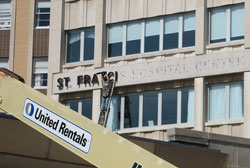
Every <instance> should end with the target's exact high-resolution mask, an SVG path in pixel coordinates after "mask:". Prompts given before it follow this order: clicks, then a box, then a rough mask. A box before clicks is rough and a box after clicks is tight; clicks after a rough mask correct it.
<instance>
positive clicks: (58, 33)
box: [47, 0, 65, 99]
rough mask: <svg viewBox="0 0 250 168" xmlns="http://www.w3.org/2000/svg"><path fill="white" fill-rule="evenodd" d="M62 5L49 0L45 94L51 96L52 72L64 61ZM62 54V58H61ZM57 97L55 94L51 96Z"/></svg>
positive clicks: (57, 69) (57, 1) (54, 0)
mask: <svg viewBox="0 0 250 168" xmlns="http://www.w3.org/2000/svg"><path fill="white" fill-rule="evenodd" d="M63 8H64V5H63V3H62V1H61V0H53V1H51V13H50V32H49V33H50V34H53V36H52V35H51V36H49V60H48V64H49V65H48V90H47V95H48V96H50V97H51V96H52V85H53V80H52V76H53V73H58V72H60V67H61V64H62V62H63V61H64V55H63V54H62V52H63V51H62V50H63V49H65V46H64V44H65V42H64V37H63V36H62V31H63V21H62V20H63V19H64V17H63V16H64V10H63ZM61 55H62V58H61ZM53 97H54V98H56V99H57V97H58V95H57V96H53Z"/></svg>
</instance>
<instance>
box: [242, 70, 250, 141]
mask: <svg viewBox="0 0 250 168" xmlns="http://www.w3.org/2000/svg"><path fill="white" fill-rule="evenodd" d="M249 101H250V72H245V73H244V124H243V136H244V137H245V138H250V104H249Z"/></svg>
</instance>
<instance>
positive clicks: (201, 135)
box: [167, 128, 250, 147]
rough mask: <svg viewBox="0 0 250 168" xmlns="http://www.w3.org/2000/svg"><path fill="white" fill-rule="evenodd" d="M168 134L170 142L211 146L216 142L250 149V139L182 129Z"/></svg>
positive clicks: (174, 129) (173, 130)
mask: <svg viewBox="0 0 250 168" xmlns="http://www.w3.org/2000/svg"><path fill="white" fill-rule="evenodd" d="M167 133H168V135H167V138H168V140H169V141H183V142H189V143H194V144H209V142H212V141H213V142H215V141H216V142H219V143H230V144H234V145H247V146H249V147H250V139H247V138H241V137H234V136H228V135H221V134H214V133H207V132H202V131H194V130H187V129H180V128H172V129H169V130H167Z"/></svg>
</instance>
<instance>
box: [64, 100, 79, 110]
mask: <svg viewBox="0 0 250 168" xmlns="http://www.w3.org/2000/svg"><path fill="white" fill-rule="evenodd" d="M66 106H68V107H69V108H70V109H72V110H74V111H76V112H78V101H77V100H71V101H68V102H67V103H66Z"/></svg>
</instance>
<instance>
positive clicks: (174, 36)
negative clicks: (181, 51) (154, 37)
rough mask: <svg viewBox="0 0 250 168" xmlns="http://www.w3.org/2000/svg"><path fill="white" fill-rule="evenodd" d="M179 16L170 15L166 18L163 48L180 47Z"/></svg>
mask: <svg viewBox="0 0 250 168" xmlns="http://www.w3.org/2000/svg"><path fill="white" fill-rule="evenodd" d="M178 40H179V16H169V17H167V18H166V19H165V26H164V37H163V49H164V50H167V49H173V48H178V45H179V42H178Z"/></svg>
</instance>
